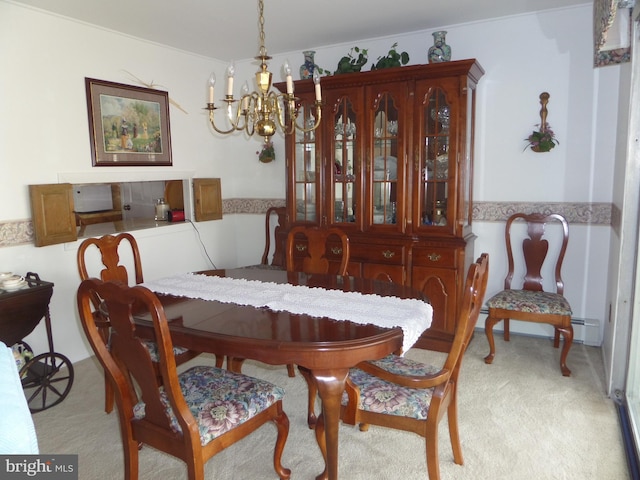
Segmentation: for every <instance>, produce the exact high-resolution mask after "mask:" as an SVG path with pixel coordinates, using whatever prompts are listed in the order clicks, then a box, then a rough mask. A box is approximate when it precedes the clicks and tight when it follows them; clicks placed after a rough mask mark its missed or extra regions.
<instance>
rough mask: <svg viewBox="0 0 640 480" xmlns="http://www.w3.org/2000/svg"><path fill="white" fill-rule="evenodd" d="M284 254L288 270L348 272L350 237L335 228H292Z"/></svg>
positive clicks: (345, 273)
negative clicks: (285, 254)
mask: <svg viewBox="0 0 640 480" xmlns="http://www.w3.org/2000/svg"><path fill="white" fill-rule="evenodd" d="M286 253H287V270H290V271H299V272H305V273H332V274H336V275H347V267H348V265H349V256H350V251H349V237H348V236H347V235H346V233H344V231H342V230H341V229H339V228H337V227H329V228H325V227H304V226H298V227H294V228H292V229H291V230H290V231H289V234H288V236H287V248H286Z"/></svg>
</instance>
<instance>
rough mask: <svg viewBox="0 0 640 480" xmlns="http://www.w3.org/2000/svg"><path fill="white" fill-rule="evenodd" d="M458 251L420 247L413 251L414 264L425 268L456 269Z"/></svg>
mask: <svg viewBox="0 0 640 480" xmlns="http://www.w3.org/2000/svg"><path fill="white" fill-rule="evenodd" d="M456 258H457V255H456V250H454V249H453V248H442V247H419V248H414V249H413V264H414V265H421V266H425V267H440V268H455V267H456Z"/></svg>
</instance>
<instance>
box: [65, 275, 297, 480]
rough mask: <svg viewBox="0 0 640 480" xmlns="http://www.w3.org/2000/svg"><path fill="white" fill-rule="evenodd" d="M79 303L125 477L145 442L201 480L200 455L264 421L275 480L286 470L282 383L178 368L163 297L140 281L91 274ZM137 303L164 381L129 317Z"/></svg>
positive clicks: (131, 474) (132, 476) (132, 472)
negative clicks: (100, 312)
mask: <svg viewBox="0 0 640 480" xmlns="http://www.w3.org/2000/svg"><path fill="white" fill-rule="evenodd" d="M95 297H98V298H100V299H102V302H103V303H104V304H105V305H106V307H107V309H108V311H109V321H110V329H111V335H110V345H109V347H110V348H107V345H106V344H105V342H104V339H103V338H102V336H101V335H100V333H99V331H98V326H97V325H96V321H95V320H96V316H95V315H94V313H95V304H94V298H95ZM77 303H78V311H79V313H80V319H81V322H82V327H83V329H84V332H85V334H86V336H87V338H88V339H89V343H90V344H91V347H92V348H93V351H94V352H95V354H96V356H97V357H98V360H99V361H100V363H101V364H102V366H103V367H104V369H105V371H106V372H107V375H108V377H109V379H110V381H111V383H112V384H113V386H114V390H115V397H116V405H117V407H118V417H119V420H120V432H121V437H122V443H123V448H124V465H125V479H127V480H137V478H138V468H139V465H138V449H139V446H142V445H143V444H147V445H149V446H151V447H153V448H156V449H158V450H160V451H163V452H165V453H168V454H170V455H173V456H175V457H177V458H180V459H181V460H182V461H184V462H185V463H186V464H187V471H188V478H189V479H191V480H203V479H204V464H205V462H207V461H208V460H209V459H210V458H211V457H213V456H214V455H215V454H216V453H218V452H220V451H222V450H223V449H225V448H226V447H228V446H230V445H232V444H233V443H236V442H237V441H239V440H241V439H242V438H244V437H246V436H247V435H249V434H250V433H252V432H254V431H255V430H256V429H258V428H259V427H261V426H262V425H264V424H265V423H267V422H269V421H273V422H274V423H275V424H276V427H277V438H276V442H275V448H274V456H273V465H274V469H275V471H276V473H277V474H278V477H279V478H280V479H288V478H289V477H290V475H291V471H290V470H289V469H287V468H284V467H283V466H282V463H281V459H282V452H283V450H284V447H285V443H286V440H287V436H288V434H289V419H288V417H287V415H286V413H285V412H284V410H283V408H282V398H283V396H284V390H283V389H282V388H280V387H278V386H276V385H273V384H271V383H269V382H266V381H263V380H259V379H256V378H252V377H249V376H246V375H243V374H239V373H234V372H230V371H228V370H224V369H221V368H217V367H210V366H193V367H191V368H189V369H187V370H186V371H184V372H182V373H180V374H178V372H177V366H176V361H175V357H174V355H173V348H174V347H173V344H172V340H171V334H170V332H169V326H168V323H167V318H166V316H165V313H164V309H163V307H162V304H161V303H160V301H159V300H158V297H157V296H156V295H155V294H154V293H153V292H151V291H150V290H149V289H147V288H145V287H143V286H141V285H137V286H134V287H129V286H128V285H125V284H123V283H117V282H112V281H106V282H103V281H101V280H98V279H96V278H91V279H88V280H84V281H82V283H81V284H80V287H79V288H78V294H77ZM141 308H144V311H148V312H149V314H150V318H151V322H152V323H153V337H154V342H155V344H156V345H157V346H158V348H157V360H158V362H157V364H158V366H159V370H160V374H161V377H162V380H160V379H159V378H158V377H157V375H156V368H155V367H154V361H153V360H152V358H151V353H150V352H149V349H148V348H147V347H146V345H145V342H144V340H143V339H142V338H140V336H139V335H138V331H137V329H136V324H135V323H134V321H133V316H134V314H135V313H136V312H139V311H140V309H141Z"/></svg>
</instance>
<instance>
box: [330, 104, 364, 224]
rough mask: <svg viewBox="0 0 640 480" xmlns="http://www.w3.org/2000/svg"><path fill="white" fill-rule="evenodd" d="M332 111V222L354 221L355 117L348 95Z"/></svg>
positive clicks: (356, 119) (355, 211) (357, 213)
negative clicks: (333, 111)
mask: <svg viewBox="0 0 640 480" xmlns="http://www.w3.org/2000/svg"><path fill="white" fill-rule="evenodd" d="M337 105H338V107H337V108H336V110H335V113H334V114H333V125H334V131H333V137H334V139H333V165H331V166H330V168H331V171H332V174H333V189H332V190H333V199H332V200H333V204H332V205H331V206H330V210H331V207H333V222H334V223H354V222H356V220H359V219H358V215H359V212H358V211H357V210H356V198H357V197H356V164H355V162H356V145H357V142H356V137H357V135H358V131H357V124H358V118H357V115H356V113H355V111H354V109H353V105H352V103H351V101H350V99H349V98H347V97H345V98H343V99H342V100H340V101H339V102H338V104H337Z"/></svg>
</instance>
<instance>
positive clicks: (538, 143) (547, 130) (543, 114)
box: [524, 92, 560, 153]
mask: <svg viewBox="0 0 640 480" xmlns="http://www.w3.org/2000/svg"><path fill="white" fill-rule="evenodd" d="M549 97H550V95H549V94H548V93H547V92H542V93H541V94H540V105H542V108H541V109H540V124H539V125H536V126H538V127H539V129H538V130H534V131H533V132H532V133H531V135H529V136H528V137H527V138H525V140H526V141H527V142H528V143H527V147H529V148H530V149H531V150H533V151H534V152H538V153H542V152H548V151H550V150H551V149H552V148H554V147H555V146H556V145H559V144H560V142H559V141H558V139H557V138H556V137H555V134H554V133H553V130H551V126H550V125H549V124H548V123H547V114H548V111H547V103H549ZM527 147H524V149H525V150H526V149H527Z"/></svg>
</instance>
